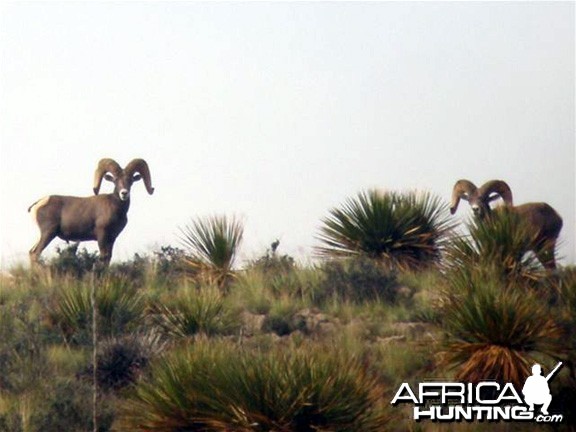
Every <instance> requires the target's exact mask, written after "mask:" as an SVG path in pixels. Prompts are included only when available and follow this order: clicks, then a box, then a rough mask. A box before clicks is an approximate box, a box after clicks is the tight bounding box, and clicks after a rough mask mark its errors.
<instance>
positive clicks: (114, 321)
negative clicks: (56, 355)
mask: <svg viewBox="0 0 576 432" xmlns="http://www.w3.org/2000/svg"><path fill="white" fill-rule="evenodd" d="M92 283H94V284H96V286H95V289H96V295H95V299H96V308H97V311H98V333H99V335H100V336H102V337H105V336H114V335H119V334H122V333H123V332H126V331H131V330H133V329H135V328H137V327H138V326H139V325H141V324H142V322H143V321H142V320H143V317H144V311H145V308H146V302H145V300H144V297H143V295H142V294H141V293H140V292H139V291H138V289H137V288H135V287H133V286H132V285H131V284H130V283H129V282H128V281H126V280H124V279H119V278H113V277H110V278H104V279H93V280H91V281H83V282H80V281H79V282H78V283H76V284H67V285H65V286H64V287H63V288H62V289H60V290H59V292H58V293H57V295H56V299H55V305H54V310H53V311H52V313H51V319H52V321H53V322H54V324H55V325H56V326H58V327H59V328H60V329H61V331H62V334H63V336H64V337H65V339H66V340H67V341H68V342H74V343H79V344H88V345H89V344H90V343H91V340H92V336H91V332H92V300H91V290H92V287H91V285H92Z"/></svg>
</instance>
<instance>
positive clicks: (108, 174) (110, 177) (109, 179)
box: [104, 173, 114, 182]
mask: <svg viewBox="0 0 576 432" xmlns="http://www.w3.org/2000/svg"><path fill="white" fill-rule="evenodd" d="M104 178H105V179H106V180H108V181H109V182H114V176H113V175H112V174H110V173H106V174H104Z"/></svg>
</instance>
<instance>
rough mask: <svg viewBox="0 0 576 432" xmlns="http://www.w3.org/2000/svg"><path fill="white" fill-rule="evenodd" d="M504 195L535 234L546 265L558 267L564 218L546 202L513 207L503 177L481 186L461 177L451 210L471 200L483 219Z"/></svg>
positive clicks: (476, 213)
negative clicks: (558, 246) (556, 252)
mask: <svg viewBox="0 0 576 432" xmlns="http://www.w3.org/2000/svg"><path fill="white" fill-rule="evenodd" d="M498 198H502V199H503V200H504V204H505V206H506V207H508V208H511V209H514V211H515V212H516V213H517V214H518V215H519V216H520V217H521V218H522V219H523V220H525V221H526V223H527V224H528V226H529V227H530V229H531V230H533V235H534V245H533V248H532V250H533V251H534V253H535V254H536V256H537V257H538V260H539V261H540V262H541V263H542V265H543V266H544V267H545V268H548V269H555V268H556V260H555V258H554V250H555V247H556V240H557V239H558V235H559V234H560V230H561V229H562V218H561V217H560V215H559V214H558V213H557V212H556V210H554V209H553V208H552V207H550V206H549V205H548V204H546V203H542V202H541V203H527V204H522V205H519V206H513V203H512V191H511V190H510V187H509V186H508V184H506V182H504V181H503V180H490V181H488V182H486V183H484V184H483V185H482V186H481V187H480V188H477V187H476V186H475V185H474V183H472V182H471V181H469V180H458V181H457V182H456V184H455V185H454V189H453V190H452V203H451V205H450V213H452V214H454V213H455V212H456V209H457V208H458V203H459V202H460V199H464V200H466V201H468V202H469V203H470V206H471V207H472V211H473V212H474V214H475V215H476V216H477V217H478V218H479V219H483V218H485V217H486V216H488V215H490V213H491V212H492V209H491V208H490V202H492V201H494V200H496V199H498Z"/></svg>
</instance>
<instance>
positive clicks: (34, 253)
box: [28, 232, 56, 266]
mask: <svg viewBox="0 0 576 432" xmlns="http://www.w3.org/2000/svg"><path fill="white" fill-rule="evenodd" d="M55 237H56V234H55V233H53V232H44V233H42V234H41V235H40V240H38V242H37V243H36V244H35V245H34V246H33V247H32V249H30V251H29V252H28V255H29V256H30V264H31V265H32V266H35V265H37V264H38V262H39V259H40V254H41V253H42V251H43V250H44V249H46V246H48V245H49V244H50V242H51V241H52V240H54V238H55Z"/></svg>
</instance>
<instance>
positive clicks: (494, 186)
mask: <svg viewBox="0 0 576 432" xmlns="http://www.w3.org/2000/svg"><path fill="white" fill-rule="evenodd" d="M493 193H495V194H497V195H495V196H492V197H491V196H490V194H493ZM478 196H479V197H480V199H481V200H482V201H484V202H486V203H488V202H490V201H493V200H495V199H497V198H498V197H501V198H502V199H503V200H504V204H506V205H507V206H512V191H511V190H510V186H508V184H507V183H506V182H505V181H504V180H490V181H487V182H486V183H484V184H483V185H482V186H481V187H480V189H479V190H478Z"/></svg>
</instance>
